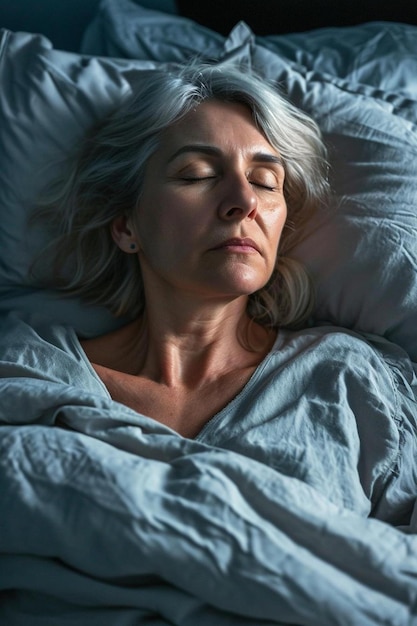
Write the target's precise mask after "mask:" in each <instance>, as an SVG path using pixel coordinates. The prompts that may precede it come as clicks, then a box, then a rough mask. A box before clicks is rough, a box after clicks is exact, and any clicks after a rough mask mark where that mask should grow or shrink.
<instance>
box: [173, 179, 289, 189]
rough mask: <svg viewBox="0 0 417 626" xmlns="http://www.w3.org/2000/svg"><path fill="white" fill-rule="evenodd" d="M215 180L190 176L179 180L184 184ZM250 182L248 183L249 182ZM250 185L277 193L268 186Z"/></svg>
mask: <svg viewBox="0 0 417 626" xmlns="http://www.w3.org/2000/svg"><path fill="white" fill-rule="evenodd" d="M214 178H216V176H201V177H198V176H195V177H191V176H187V177H185V176H184V177H183V178H181V180H182V181H184V182H186V183H190V184H192V183H198V182H203V181H205V180H212V179H214ZM249 182H250V181H249ZM250 184H251V185H253V186H254V187H259V188H261V189H265V190H266V191H277V187H270V186H269V185H261V184H260V183H250Z"/></svg>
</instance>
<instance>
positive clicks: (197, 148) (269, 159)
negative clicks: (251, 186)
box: [168, 144, 284, 167]
mask: <svg viewBox="0 0 417 626" xmlns="http://www.w3.org/2000/svg"><path fill="white" fill-rule="evenodd" d="M189 152H196V153H200V154H207V155H208V156H215V157H220V156H222V154H223V153H222V151H221V150H220V148H216V146H209V145H205V144H189V145H185V146H181V148H179V149H178V150H176V152H174V154H173V155H171V156H170V158H169V160H168V163H171V162H172V161H174V160H175V159H176V158H177V157H179V156H180V155H181V154H187V153H189ZM251 158H252V160H253V161H255V162H258V163H276V164H277V165H281V166H282V167H283V166H284V163H283V161H282V159H281V157H279V156H278V155H275V154H269V153H268V152H255V153H254V154H253V155H252V157H251Z"/></svg>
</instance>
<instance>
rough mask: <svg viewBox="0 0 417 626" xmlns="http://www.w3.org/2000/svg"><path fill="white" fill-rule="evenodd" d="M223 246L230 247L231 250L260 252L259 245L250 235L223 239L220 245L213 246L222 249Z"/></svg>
mask: <svg viewBox="0 0 417 626" xmlns="http://www.w3.org/2000/svg"><path fill="white" fill-rule="evenodd" d="M222 248H226V249H230V250H237V251H239V250H241V251H242V252H250V251H254V252H260V250H259V248H258V246H257V245H256V243H255V242H254V241H253V239H250V238H249V237H244V238H240V237H232V238H231V239H226V240H225V241H222V242H221V243H220V244H219V245H217V246H215V247H214V248H212V249H213V250H221V249H222Z"/></svg>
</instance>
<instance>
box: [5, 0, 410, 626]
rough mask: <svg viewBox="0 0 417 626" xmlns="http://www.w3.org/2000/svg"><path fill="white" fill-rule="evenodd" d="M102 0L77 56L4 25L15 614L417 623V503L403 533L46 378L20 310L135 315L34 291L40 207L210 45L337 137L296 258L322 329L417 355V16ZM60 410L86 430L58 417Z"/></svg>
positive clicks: (160, 623)
mask: <svg viewBox="0 0 417 626" xmlns="http://www.w3.org/2000/svg"><path fill="white" fill-rule="evenodd" d="M76 4H77V3H76ZM76 4H74V5H73V6H76ZM87 4H88V3H85V5H87ZM80 6H81V3H80ZM89 7H90V9H91V11H90V12H86V13H85V14H84V17H85V20H86V23H85V24H84V23H83V24H82V26H83V28H82V33H81V34H80V25H79V24H78V26H77V28H78V30H77V33H76V35H77V39H76V43H73V46H71V45H70V44H68V46H67V48H66V49H60V47H59V41H61V42H62V38H61V40H60V38H59V37H57V41H58V45H56V44H54V43H53V41H52V39H53V37H49V36H47V35H45V34H39V32H32V29H30V28H29V29H25V28H24V27H23V28H13V30H11V29H10V28H5V29H3V31H2V32H1V43H0V81H1V90H0V145H1V147H2V148H1V152H0V211H1V220H0V313H1V315H2V318H3V319H4V320H5V321H4V322H3V323H2V326H1V334H0V374H1V380H0V397H1V402H0V424H1V429H0V511H1V514H0V623H1V624H4V625H5V626H73V625H74V626H75V625H77V626H84V625H85V626H95V625H97V626H99V625H100V626H103V625H104V626H139V625H141V624H143V625H149V626H151V625H152V626H167V625H176V626H197V625H198V626H272V625H274V626H279V625H283V626H284V625H289V624H296V625H298V626H307V625H308V626H336V625H343V626H347V625H349V626H367V625H369V626H370V625H382V624H384V625H387V626H388V625H389V626H410V625H413V624H417V537H416V533H417V507H415V508H414V511H413V510H411V513H410V515H409V516H408V519H407V521H406V523H404V524H402V525H401V526H397V527H396V526H395V525H393V524H389V523H386V522H384V521H381V520H379V519H375V518H374V517H373V516H372V515H368V514H367V513H366V511H365V512H364V511H362V512H358V511H356V510H351V509H349V507H343V506H341V504H340V503H339V502H337V501H335V500H333V499H332V498H331V497H328V496H327V495H326V494H324V493H321V492H320V490H318V489H316V488H315V487H314V486H312V485H311V484H309V483H308V482H304V481H303V480H301V479H300V478H298V477H292V476H290V475H287V474H285V473H280V472H278V471H276V470H275V469H272V468H270V467H268V466H267V465H265V464H263V463H262V462H260V461H259V460H257V459H256V458H251V457H250V455H247V456H245V455H244V454H238V453H234V452H233V451H230V450H224V449H222V448H219V447H215V446H211V445H209V444H207V443H205V442H204V441H202V440H198V438H197V439H195V440H189V439H185V438H182V437H180V436H177V435H175V433H172V432H171V431H170V430H169V429H167V428H165V427H162V426H161V425H159V424H157V423H155V422H153V421H152V420H150V419H148V418H145V417H144V416H140V415H139V414H136V413H134V412H133V411H130V410H129V409H126V408H124V407H123V406H122V405H118V404H117V403H108V402H107V403H106V402H103V401H102V400H100V399H99V398H97V397H95V396H94V394H92V393H89V391H88V390H83V389H81V388H80V387H77V385H76V384H75V383H74V382H73V381H71V380H69V381H68V384H67V385H62V384H58V383H57V382H56V381H55V380H53V378H51V379H50V380H44V379H43V377H42V375H41V372H40V368H41V365H42V362H41V360H39V361H36V362H35V361H33V355H32V356H31V346H30V341H29V342H28V343H27V344H25V345H23V344H22V340H21V337H19V336H18V335H13V333H12V332H8V328H9V326H8V321H7V320H8V319H9V317H8V316H9V314H10V313H12V315H13V316H14V317H16V318H17V319H19V320H20V321H21V323H22V324H25V323H26V321H27V320H31V319H33V318H36V319H37V320H42V323H43V324H44V325H45V327H48V324H52V323H53V324H57V323H58V324H63V325H70V326H72V327H73V328H74V329H75V330H76V332H77V334H78V335H79V336H82V337H91V336H92V335H93V334H94V333H99V334H100V333H104V332H107V331H110V330H112V329H114V328H116V327H117V326H118V325H119V324H120V323H121V321H120V320H115V319H114V318H113V317H112V316H111V315H110V313H109V312H108V311H106V310H103V309H102V308H99V307H94V306H86V305H85V304H83V303H82V302H80V301H78V300H77V299H63V298H61V297H59V294H57V293H56V292H54V291H52V290H51V291H48V290H45V289H43V288H40V287H39V284H38V282H37V281H36V280H35V278H34V277H33V274H32V273H31V265H32V261H33V259H34V258H35V257H36V255H37V254H38V253H39V251H40V250H41V249H42V248H43V246H44V245H45V243H46V237H47V236H46V234H45V232H42V231H41V230H40V229H39V228H37V227H36V225H34V224H33V223H31V222H30V219H29V217H30V215H31V213H32V210H33V207H34V205H35V202H36V199H37V198H38V197H39V194H40V193H41V192H42V190H43V189H44V188H45V186H47V185H48V183H50V182H51V181H52V180H53V179H54V178H55V177H56V175H57V173H58V172H59V171H60V168H61V164H62V161H63V159H65V157H66V155H68V154H69V152H70V150H71V148H72V146H73V145H74V144H75V143H76V142H77V140H78V139H79V138H80V137H81V136H82V135H83V133H85V131H86V129H87V128H88V127H89V126H90V125H91V124H92V123H93V122H94V121H96V120H98V119H99V118H100V117H101V116H103V115H105V113H106V112H107V111H109V110H110V109H111V108H113V107H114V106H115V105H116V104H117V102H118V101H119V100H120V99H121V98H122V97H123V95H124V94H125V93H126V92H127V91H129V89H130V88H131V84H132V81H133V80H140V73H141V71H143V70H144V69H146V70H152V69H153V68H156V67H159V66H160V65H161V64H168V65H169V64H176V63H184V62H187V61H189V60H190V59H191V58H193V57H195V56H196V55H197V56H200V57H202V58H204V59H207V60H216V61H219V62H224V63H228V62H230V61H236V62H239V63H241V64H244V65H246V66H248V67H253V68H255V69H256V70H257V71H259V72H260V73H261V74H262V75H263V76H265V78H266V79H268V80H270V81H272V82H273V83H274V84H275V85H276V87H277V89H280V90H281V91H282V92H283V93H284V94H285V95H286V97H288V98H289V99H290V100H291V101H292V102H294V103H295V104H296V105H297V106H299V107H301V108H302V109H303V110H305V111H307V112H308V113H309V114H310V115H312V116H313V117H314V119H315V120H316V121H317V123H318V124H319V125H320V127H321V129H322V132H323V134H324V137H325V141H326V143H327V145H328V148H329V154H330V165H331V167H330V171H329V177H330V182H331V185H332V189H333V195H332V200H331V207H330V208H329V209H328V210H326V211H322V212H318V213H317V215H316V216H315V217H314V220H313V221H312V222H311V224H310V226H309V228H308V230H306V232H305V234H304V237H303V239H302V241H301V242H300V243H299V244H298V245H297V246H296V247H295V248H294V249H293V251H292V254H293V256H294V257H295V258H298V259H299V260H301V261H303V262H304V263H305V265H306V266H307V268H308V270H309V272H310V274H311V276H312V277H313V280H314V283H315V286H316V304H315V309H314V313H313V316H312V319H311V326H312V327H315V326H317V327H318V326H320V325H322V324H332V325H335V326H341V327H344V328H347V329H352V330H353V331H356V332H359V333H365V334H370V335H372V336H374V337H377V338H381V340H382V341H387V342H390V343H392V344H393V345H395V346H398V348H399V349H401V350H402V351H403V352H404V354H405V355H407V358H408V359H409V360H410V362H411V363H412V364H415V363H417V332H416V328H417V81H416V79H415V77H416V76H417V25H414V24H411V23H409V24H407V23H402V22H401V21H397V22H388V21H369V22H366V23H360V24H356V25H352V26H346V27H343V26H327V27H323V28H318V29H313V30H309V31H307V32H306V31H297V30H294V31H293V32H287V33H282V32H278V28H277V29H276V30H277V32H276V33H274V27H273V25H272V24H269V29H268V34H258V33H257V32H255V31H254V30H253V29H252V28H251V27H250V26H249V25H248V24H247V23H245V22H244V21H239V20H236V24H235V26H234V27H233V29H232V30H231V32H229V33H228V34H223V33H221V32H220V31H219V30H214V29H212V28H210V27H208V26H207V25H204V24H203V23H199V22H197V21H195V20H193V19H191V18H190V17H186V16H185V15H181V14H180V13H179V12H178V10H177V7H176V6H175V4H174V3H173V2H167V1H165V2H162V1H161V2H159V3H158V2H156V1H155V2H148V3H142V4H139V3H137V2H133V0H103V1H102V2H101V3H99V4H95V5H94V7H93V5H92V4H90V5H89ZM33 30H34V29H33ZM41 32H43V31H41ZM61 34H62V33H61ZM66 35H68V33H66ZM74 41H75V40H74ZM36 349H39V350H40V351H42V346H41V345H39V346H36ZM31 359H32V361H31ZM413 367H414V370H416V367H417V366H415V365H414V366H413ZM369 384H370V385H371V384H372V382H371V380H370V383H369ZM407 384H408V385H409V387H408V393H409V396H410V397H409V400H410V411H414V418H413V419H414V420H415V423H416V422H417V408H416V401H415V397H414V395H413V389H414V388H415V379H414V380H409V381H408V383H407ZM62 415H66V416H70V418H71V419H72V420H73V421H72V423H73V424H74V425H76V427H75V426H74V429H72V430H68V429H63V428H56V427H55V426H54V425H55V424H56V423H57V421H59V418H60V416H61V417H62ZM414 479H415V480H414V489H415V490H417V470H415V471H414ZM339 488H340V489H341V490H342V491H343V484H340V485H335V490H337V489H339ZM330 491H331V490H330Z"/></svg>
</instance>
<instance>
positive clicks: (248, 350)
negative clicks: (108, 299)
mask: <svg viewBox="0 0 417 626" xmlns="http://www.w3.org/2000/svg"><path fill="white" fill-rule="evenodd" d="M246 305H247V298H246V296H243V297H239V298H236V299H233V300H231V301H229V302H221V303H220V302H210V303H207V302H205V303H204V304H202V303H199V304H197V303H195V302H194V303H191V302H190V301H187V300H186V299H185V298H181V301H180V302H177V303H176V302H175V300H172V299H171V301H170V303H169V305H166V303H165V305H164V306H163V305H162V304H161V303H158V305H157V306H156V303H153V302H148V301H147V310H146V314H145V315H144V316H143V318H142V319H141V320H140V322H139V329H140V331H139V332H140V336H141V337H142V341H141V342H140V343H141V345H142V346H143V347H144V349H143V350H141V354H140V356H139V355H137V358H138V360H137V363H138V372H139V373H140V374H141V375H143V376H146V377H148V378H150V379H152V380H154V381H156V382H159V383H162V384H165V385H167V386H170V387H178V386H182V387H188V388H196V387H198V386H199V384H201V382H203V381H204V382H207V381H209V380H213V379H215V378H217V377H219V376H221V375H222V374H223V373H225V372H228V371H230V370H231V369H234V368H235V369H238V368H240V367H248V366H250V365H253V366H255V365H257V364H258V363H259V362H260V360H261V359H262V358H263V357H264V355H265V354H266V352H267V351H268V350H269V349H270V347H271V343H272V340H273V337H272V333H271V332H270V331H268V330H267V329H264V328H263V327H261V326H259V325H258V324H255V323H253V322H251V320H250V319H249V318H248V316H247V314H246ZM136 328H138V327H136ZM132 345H134V344H132ZM136 345H138V344H137V343H136Z"/></svg>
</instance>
